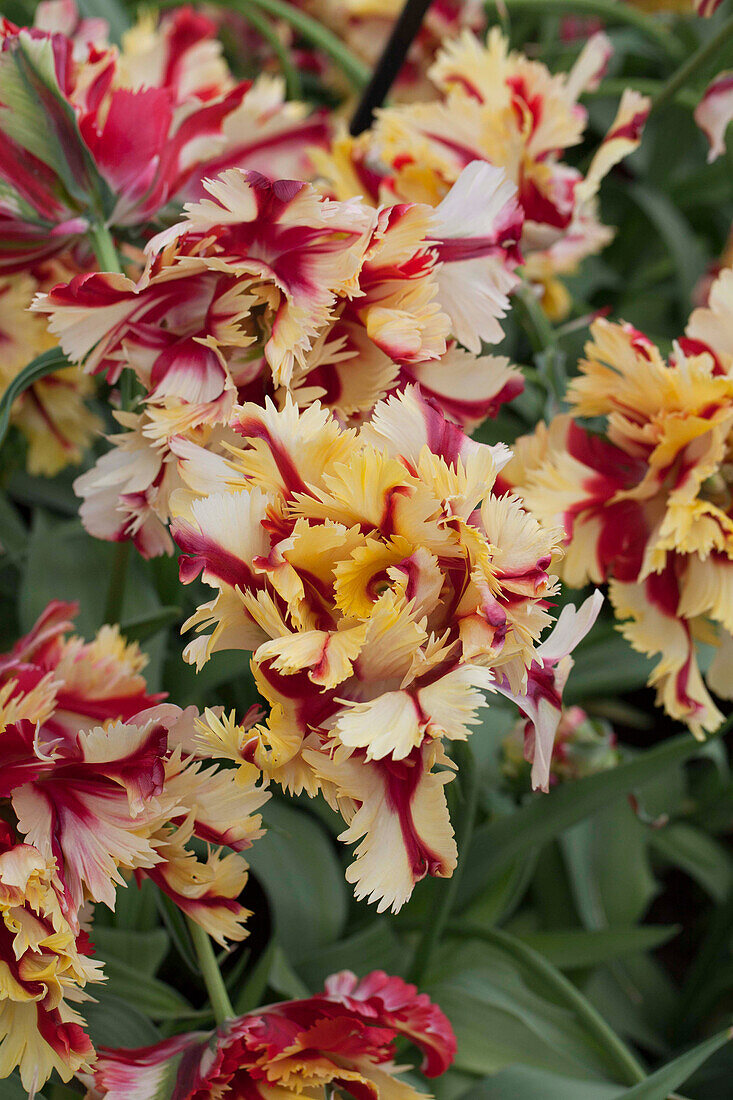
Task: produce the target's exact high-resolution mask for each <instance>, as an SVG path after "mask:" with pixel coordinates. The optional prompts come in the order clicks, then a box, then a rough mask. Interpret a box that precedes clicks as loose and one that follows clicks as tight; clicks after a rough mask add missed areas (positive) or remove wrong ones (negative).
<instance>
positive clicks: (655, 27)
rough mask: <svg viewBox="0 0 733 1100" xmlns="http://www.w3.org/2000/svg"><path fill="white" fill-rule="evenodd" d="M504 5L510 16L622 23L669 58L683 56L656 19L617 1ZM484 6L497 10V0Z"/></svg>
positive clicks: (520, 0) (510, 0)
mask: <svg viewBox="0 0 733 1100" xmlns="http://www.w3.org/2000/svg"><path fill="white" fill-rule="evenodd" d="M504 2H505V4H506V7H507V9H508V11H509V14H510V15H513V14H514V13H515V12H524V11H528V12H537V13H538V14H541V15H548V14H550V15H552V14H555V15H558V16H562V15H567V14H568V12H578V13H579V14H581V15H597V16H599V17H600V18H601V19H602V20H603V22H604V23H607V24H609V25H614V24H618V23H625V24H626V25H627V26H629V27H634V28H635V29H636V30H637V31H639V32H640V33H641V34H643V35H645V37H646V38H649V39H651V40H652V41H653V42H655V43H656V45H657V46H659V48H660V49H662V50H663V51H664V52H665V53H666V54H667V56H668V57H671V58H673V59H674V60H675V61H677V60H679V59H680V58H681V57H682V55H683V49H682V46H681V45H680V43H679V42H678V41H677V39H676V38H673V37H672V35H671V34H670V32H669V30H668V29H667V28H666V27H665V26H664V25H663V24H662V23H661V22H660V21H659V20H658V19H656V18H652V17H651V16H648V15H645V14H644V12H641V11H638V10H637V9H636V8H633V7H632V6H631V5H630V4H622V3H619V2H618V0H504ZM485 6H486V7H487V8H488V9H493V10H494V11H496V9H497V8H498V3H497V0H486V5H485Z"/></svg>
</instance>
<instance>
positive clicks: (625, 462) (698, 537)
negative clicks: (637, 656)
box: [504, 268, 733, 735]
mask: <svg viewBox="0 0 733 1100" xmlns="http://www.w3.org/2000/svg"><path fill="white" fill-rule="evenodd" d="M591 332H592V336H593V339H592V342H591V343H589V344H588V345H587V346H586V349H585V353H586V358H585V359H584V360H583V361H582V362H581V364H580V369H581V375H580V377H578V378H577V379H575V380H574V381H572V382H571V383H570V386H569V389H568V394H567V398H568V401H569V402H570V404H571V406H572V413H571V414H570V415H567V416H560V417H558V418H557V419H556V420H555V421H553V422H552V423H551V424H550V426H549V428H545V426H544V425H540V426H539V427H538V429H537V432H536V433H535V435H534V436H532V437H529V438H525V439H524V440H521V441H519V444H518V446H517V458H515V460H514V464H513V465H512V466H510V467H508V468H507V469H506V470H505V471H504V477H505V478H506V479H507V483H508V484H510V485H513V486H516V487H518V488H520V490H521V492H522V494H523V496H524V498H525V501H526V503H527V505H528V507H530V508H531V509H532V510H533V512H534V513H535V514H536V515H537V516H539V517H540V518H542V519H544V520H545V521H548V522H550V521H551V522H554V523H561V524H562V525H563V526H564V527H565V530H566V532H567V552H566V556H565V559H564V561H563V563H562V567H561V568H562V574H563V577H564V579H565V580H566V581H567V583H568V584H570V585H573V586H581V585H583V584H585V583H587V582H588V581H592V582H593V583H596V584H598V583H601V582H604V581H608V582H609V595H610V598H611V602H612V604H613V607H614V609H615V612H616V615H617V617H618V618H619V619H621V620H623V626H622V628H621V629H622V631H623V633H624V635H625V637H627V638H628V640H629V641H630V642H631V644H632V645H633V646H634V647H635V648H636V649H638V650H641V651H642V652H644V653H647V654H649V655H659V658H660V659H659V662H658V664H657V665H656V667H655V669H654V671H653V673H652V675H651V681H650V682H651V683H652V684H654V685H655V686H656V689H657V696H658V702H660V703H661V704H662V705H663V706H664V708H665V709H666V711H667V713H668V714H670V715H671V716H672V717H674V718H678V719H681V720H682V721H684V722H687V723H688V725H689V726H690V728H691V729H692V730H693V732H695V733H696V734H698V735H700V734H702V732H703V731H705V730H713V729H715V728H716V727H717V726H718V725H719V724H720V722H721V721H722V715H721V713H720V711H719V710H718V708H717V706H716V705H715V703H714V702H713V699H712V698H711V696H710V694H709V692H708V690H707V688H706V686H705V682H704V681H705V680H706V681H707V685H708V687H709V688H710V689H711V690H712V691H713V692H715V693H716V694H717V695H719V696H721V697H722V698H726V699H728V698H731V694H732V692H733V637H731V632H732V631H733V615H732V614H731V608H733V506H732V503H731V502H732V500H733V492H732V486H733V480H732V476H731V471H732V470H733V270H732V269H730V268H729V269H726V270H724V271H723V272H722V273H721V275H720V276H719V277H718V279H717V280H716V281H715V283H714V284H713V286H712V289H711V292H710V302H709V305H708V306H707V307H704V308H700V309H697V310H695V311H694V312H693V314H692V316H691V318H690V321H689V324H688V326H687V328H686V330H685V336H684V337H682V338H681V339H680V340H679V341H677V343H676V344H675V346H674V351H673V354H672V356H671V357H670V358H669V359H668V360H667V361H665V359H664V358H663V357H662V355H661V353H660V351H659V349H658V348H657V347H655V345H654V344H653V343H652V342H651V340H649V339H648V338H647V337H646V336H644V335H643V334H642V333H641V332H638V331H637V330H636V329H634V328H632V327H631V326H630V325H627V324H612V323H610V322H608V321H604V320H599V321H596V322H595V324H594V325H593V326H592V329H591ZM587 417H592V418H603V421H602V422H603V424H604V425H605V426H604V428H603V429H602V430H601V431H600V432H599V431H598V430H597V429H591V428H590V427H588V426H585V425H584V424H583V423H582V419H583V418H587ZM701 644H706V645H709V646H713V647H714V657H713V660H712V662H711V663H710V665H709V667H708V668H707V672H706V674H705V678H704V679H703V674H702V672H701V669H700V646H701Z"/></svg>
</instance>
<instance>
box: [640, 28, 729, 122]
mask: <svg viewBox="0 0 733 1100" xmlns="http://www.w3.org/2000/svg"><path fill="white" fill-rule="evenodd" d="M731 40H733V15H732V16H731V17H730V18H729V19H727V20H726V21H725V23H723V25H722V27H721V28H720V30H719V31H718V32H717V33H716V34H714V35H713V37H712V38H710V39H708V41H707V42H706V43H705V44H704V45H702V46H700V48H699V49H698V50H696V51H695V53H694V54H693V55H692V57H690V58H688V59H687V61H685V63H684V65H680V67H679V69H678V70H677V72H676V73H674V74H673V75H672V76H671V77H670V78H669V80H668V81H667V83H666V84H664V85H663V87H662V89H661V91H659V92H657V94H656V95H655V96H654V99H653V100H652V111H657V110H659V108H660V107H662V106H663V105H664V104H665V103H667V102H668V101H669V100H670V99H672V98H673V97H674V96H675V95H676V94H677V92H678V91H679V90H680V88H682V87H684V85H685V84H687V82H688V80H690V79H691V78H692V77H693V76H694V75H695V74H696V73H697V72H698V70H699V69H701V68H702V67H703V66H704V65H705V63H706V62H707V61H709V60H710V58H711V57H713V56H714V55H715V54H716V53H717V52H718V50H719V49H720V47H721V46H724V45H726V44H728V43H730V42H731Z"/></svg>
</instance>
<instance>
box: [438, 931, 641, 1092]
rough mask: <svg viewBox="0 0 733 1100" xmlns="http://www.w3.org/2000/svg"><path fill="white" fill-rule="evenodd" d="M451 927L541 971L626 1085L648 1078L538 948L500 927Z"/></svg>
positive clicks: (593, 1010) (545, 979)
mask: <svg viewBox="0 0 733 1100" xmlns="http://www.w3.org/2000/svg"><path fill="white" fill-rule="evenodd" d="M448 931H450V932H452V933H453V934H454V935H461V936H472V937H474V938H475V939H480V940H483V941H484V942H485V943H490V944H491V945H492V946H494V947H499V948H501V949H502V950H503V951H506V952H507V953H509V954H511V955H513V956H514V958H515V959H517V960H518V961H519V962H521V963H523V964H524V965H525V966H527V967H528V968H529V969H531V970H533V971H534V972H535V973H536V974H539V975H540V976H541V977H542V978H543V979H544V981H545V982H546V983H547V984H548V985H549V986H551V987H552V988H553V989H554V990H555V992H556V993H557V994H558V997H559V999H560V1000H561V1001H565V1003H566V1004H568V1005H569V1006H571V1007H572V1008H573V1010H574V1011H575V1012H576V1013H577V1015H578V1016H579V1017H580V1018H581V1019H582V1020H583V1023H584V1024H585V1026H586V1027H587V1029H588V1031H589V1032H590V1033H591V1034H592V1035H593V1036H594V1037H595V1038H596V1040H597V1042H598V1044H599V1046H600V1047H601V1048H602V1049H603V1050H605V1051H606V1052H607V1053H608V1055H609V1056H610V1058H611V1060H612V1062H613V1064H614V1065H615V1066H616V1068H617V1070H618V1073H619V1077H620V1078H621V1080H622V1081H623V1083H624V1084H625V1085H636V1084H638V1083H639V1082H640V1081H644V1080H645V1079H646V1076H647V1075H646V1073H645V1072H644V1069H643V1067H642V1066H641V1065H640V1064H639V1062H638V1061H637V1060H636V1058H635V1057H634V1055H633V1054H632V1053H631V1051H630V1050H629V1048H628V1047H627V1046H626V1044H625V1043H624V1042H622V1040H621V1039H620V1038H619V1037H618V1035H617V1034H616V1032H615V1031H613V1029H612V1028H610V1027H609V1026H608V1024H607V1023H606V1021H605V1020H604V1019H603V1017H602V1016H601V1014H600V1013H599V1012H597V1011H596V1009H595V1008H594V1007H593V1005H592V1004H591V1003H590V1001H589V1000H587V998H586V997H584V996H583V994H582V993H581V992H580V990H579V989H577V988H576V987H575V986H574V985H573V983H572V982H571V981H570V980H569V979H568V978H566V977H565V975H564V974H561V973H560V971H559V970H557V969H556V968H555V967H554V966H553V965H552V964H551V963H549V962H548V961H547V959H546V958H545V957H544V956H543V955H541V954H540V953H539V951H535V950H534V949H533V948H531V947H529V946H528V945H527V944H525V943H522V942H521V940H518V939H516V938H515V937H514V936H510V935H507V933H506V932H500V931H499V930H498V929H497V928H484V927H483V925H474V924H470V923H468V922H464V921H455V922H452V923H451V924H450V925H449V926H448Z"/></svg>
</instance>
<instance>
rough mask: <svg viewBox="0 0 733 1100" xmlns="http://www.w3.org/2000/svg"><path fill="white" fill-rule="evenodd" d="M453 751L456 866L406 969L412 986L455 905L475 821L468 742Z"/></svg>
mask: <svg viewBox="0 0 733 1100" xmlns="http://www.w3.org/2000/svg"><path fill="white" fill-rule="evenodd" d="M453 754H454V756H455V760H456V763H457V764H458V769H459V770H458V775H459V782H460V785H461V786H460V792H461V797H462V804H461V809H460V815H459V820H458V823H457V828H456V841H457V844H458V853H459V857H458V866H457V867H456V869H455V871H454V872H453V875H452V876H451V878H449V879H447V880H446V882H445V886H444V888H443V890H442V897H441V899H440V902H439V903H438V908H437V910H436V912H435V913H434V914H432V915H431V917H429V918H428V920H427V923H426V925H425V928H424V930H423V934H422V938H421V939H420V942H419V943H418V945H417V950H416V951H415V955H414V958H413V960H412V966H411V968H410V980H411V981H413V982H414V983H415V985H418V986H419V985H420V983H421V981H422V980H423V978H424V977H425V975H426V974H427V973H428V971H429V970H430V964H431V962H432V960H433V956H434V954H435V949H436V947H437V946H438V944H439V942H440V939H441V937H442V935H443V931H444V929H445V926H446V925H447V923H448V920H449V918H450V915H451V910H452V909H453V906H454V904H455V900H456V891H457V890H458V886H459V883H460V881H461V875H462V873H463V868H464V866H465V862H466V856H467V855H468V849H469V847H470V845H471V838H472V837H473V827H474V823H475V820H476V806H477V803H478V791H479V781H478V780H479V776H478V768H477V766H476V761H475V759H474V755H473V753H472V752H471V749H470V748H469V746H468V744H466V743H464V742H461V741H458V742H456V743H455V745H454V747H453Z"/></svg>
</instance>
